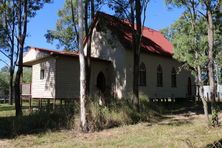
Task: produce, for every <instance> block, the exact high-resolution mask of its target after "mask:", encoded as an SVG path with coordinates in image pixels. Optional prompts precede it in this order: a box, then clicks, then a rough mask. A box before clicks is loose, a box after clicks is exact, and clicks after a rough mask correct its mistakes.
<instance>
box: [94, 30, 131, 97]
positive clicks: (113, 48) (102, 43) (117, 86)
mask: <svg viewBox="0 0 222 148" xmlns="http://www.w3.org/2000/svg"><path fill="white" fill-rule="evenodd" d="M105 30H106V33H104V32H97V31H96V28H94V30H93V34H92V39H93V40H92V56H93V57H97V58H102V59H107V60H109V61H112V64H113V68H114V69H115V70H114V72H113V83H112V88H111V89H112V90H113V91H114V95H115V96H116V97H117V98H122V97H123V96H125V95H126V92H125V88H126V75H127V74H126V67H125V65H126V63H127V62H128V61H126V53H125V50H124V48H123V46H122V45H121V44H120V42H119V41H118V39H117V38H116V37H115V36H114V35H112V33H111V31H110V30H108V29H105Z"/></svg>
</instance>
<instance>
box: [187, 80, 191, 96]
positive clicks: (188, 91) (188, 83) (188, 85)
mask: <svg viewBox="0 0 222 148" xmlns="http://www.w3.org/2000/svg"><path fill="white" fill-rule="evenodd" d="M187 94H188V96H191V95H192V81H191V78H190V77H188V82H187Z"/></svg>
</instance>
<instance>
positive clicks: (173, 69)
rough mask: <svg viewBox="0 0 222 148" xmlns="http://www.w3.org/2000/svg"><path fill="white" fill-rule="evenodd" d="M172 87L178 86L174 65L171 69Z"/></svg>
mask: <svg viewBox="0 0 222 148" xmlns="http://www.w3.org/2000/svg"><path fill="white" fill-rule="evenodd" d="M171 87H177V73H176V70H175V68H174V67H173V68H172V71H171Z"/></svg>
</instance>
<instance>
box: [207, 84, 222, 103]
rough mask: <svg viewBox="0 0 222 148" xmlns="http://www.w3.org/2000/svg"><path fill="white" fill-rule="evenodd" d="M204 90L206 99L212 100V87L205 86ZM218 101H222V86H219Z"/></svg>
mask: <svg viewBox="0 0 222 148" xmlns="http://www.w3.org/2000/svg"><path fill="white" fill-rule="evenodd" d="M203 89H204V97H205V98H209V99H210V86H209V85H205V86H203ZM217 96H219V97H217V100H219V98H220V100H219V101H222V85H218V86H217Z"/></svg>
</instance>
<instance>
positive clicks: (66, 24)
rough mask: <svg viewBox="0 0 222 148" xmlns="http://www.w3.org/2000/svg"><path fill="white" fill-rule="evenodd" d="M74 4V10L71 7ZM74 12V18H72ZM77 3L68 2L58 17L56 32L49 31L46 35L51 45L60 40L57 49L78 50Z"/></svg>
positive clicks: (74, 0) (73, 0)
mask: <svg viewBox="0 0 222 148" xmlns="http://www.w3.org/2000/svg"><path fill="white" fill-rule="evenodd" d="M71 2H73V6H74V7H73V9H72V7H71ZM72 11H73V12H74V13H73V14H74V16H73V17H72ZM77 14H78V13H77V1H76V0H72V1H70V0H66V1H65V5H64V8H63V9H61V10H59V11H58V17H59V19H58V20H57V23H56V30H48V31H47V34H46V35H45V37H46V39H47V41H48V42H49V43H53V41H54V40H58V41H59V42H58V44H57V47H58V48H60V47H65V49H66V50H76V48H77V47H78V42H77V34H78V32H76V30H75V29H76V27H77V25H78V22H77V21H78V20H77V18H78V17H77Z"/></svg>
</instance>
